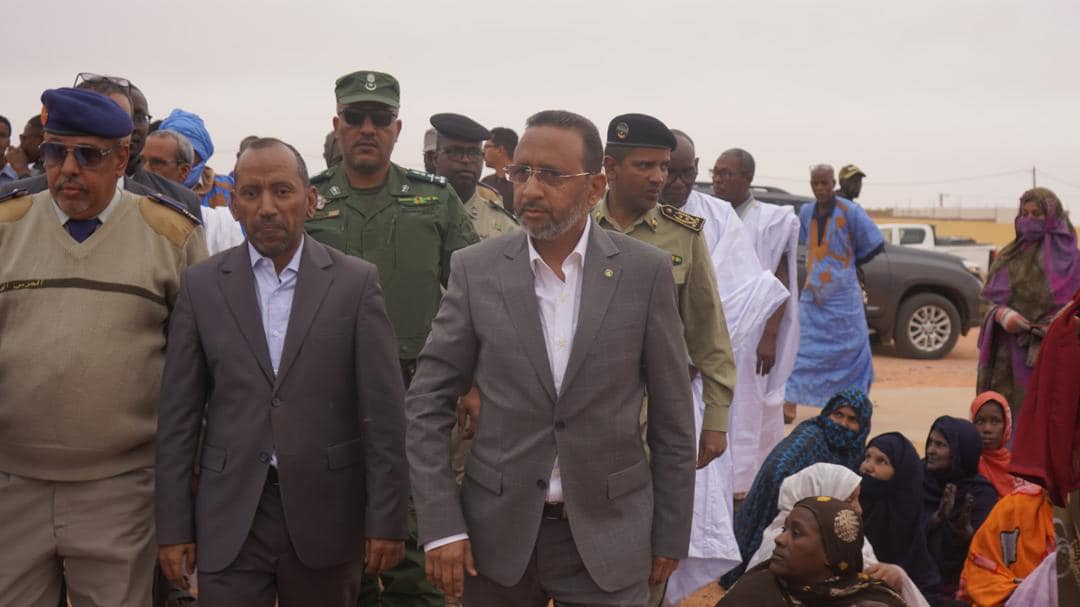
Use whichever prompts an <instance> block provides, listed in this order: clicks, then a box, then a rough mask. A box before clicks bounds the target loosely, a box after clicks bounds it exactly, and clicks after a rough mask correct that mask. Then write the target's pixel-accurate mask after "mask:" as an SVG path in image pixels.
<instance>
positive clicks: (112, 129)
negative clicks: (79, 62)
mask: <svg viewBox="0 0 1080 607" xmlns="http://www.w3.org/2000/svg"><path fill="white" fill-rule="evenodd" d="M41 104H42V107H41V124H42V126H43V127H45V130H46V131H48V132H50V133H55V134H57V135H93V136H95V137H105V138H107V139H119V138H121V137H127V136H128V135H130V134H131V131H132V129H134V125H133V124H132V123H131V116H129V115H128V113H127V112H126V111H124V108H122V107H120V106H119V105H118V104H117V103H116V102H115V101H113V100H112V99H109V98H108V97H106V96H105V95H102V94H101V93H96V92H94V91H88V90H86V89H73V88H67V87H65V88H59V89H48V90H46V91H45V92H44V93H42V94H41Z"/></svg>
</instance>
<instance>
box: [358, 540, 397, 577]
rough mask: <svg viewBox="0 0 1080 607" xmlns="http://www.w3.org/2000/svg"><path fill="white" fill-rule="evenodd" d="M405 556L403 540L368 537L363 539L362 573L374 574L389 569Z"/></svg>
mask: <svg viewBox="0 0 1080 607" xmlns="http://www.w3.org/2000/svg"><path fill="white" fill-rule="evenodd" d="M403 558H405V541H404V540H380V539H378V538H373V537H371V538H368V539H366V540H364V563H365V567H364V573H366V574H368V575H375V574H378V573H382V572H383V571H389V570H391V569H393V568H394V567H397V564H398V563H400V562H401V559H403Z"/></svg>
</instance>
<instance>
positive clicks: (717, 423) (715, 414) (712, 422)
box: [701, 404, 731, 432]
mask: <svg viewBox="0 0 1080 607" xmlns="http://www.w3.org/2000/svg"><path fill="white" fill-rule="evenodd" d="M730 412H731V406H730V405H729V406H721V405H713V406H709V405H708V404H706V405H705V414H704V415H703V416H702V418H701V429H702V430H711V431H713V432H727V431H728V414H729V413H730Z"/></svg>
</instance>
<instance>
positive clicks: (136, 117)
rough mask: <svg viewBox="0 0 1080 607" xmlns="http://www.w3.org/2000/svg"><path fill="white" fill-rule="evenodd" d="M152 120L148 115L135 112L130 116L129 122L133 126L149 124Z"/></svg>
mask: <svg viewBox="0 0 1080 607" xmlns="http://www.w3.org/2000/svg"><path fill="white" fill-rule="evenodd" d="M153 119H154V117H153V116H151V115H150V114H146V113H144V112H140V111H138V110H135V111H134V112H132V114H131V121H132V122H134V123H135V124H150V121H152V120H153Z"/></svg>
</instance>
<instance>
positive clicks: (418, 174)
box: [405, 169, 446, 187]
mask: <svg viewBox="0 0 1080 607" xmlns="http://www.w3.org/2000/svg"><path fill="white" fill-rule="evenodd" d="M405 176H406V177H408V178H409V179H412V180H415V181H423V182H425V183H433V184H435V185H440V186H443V187H446V177H442V176H440V175H432V174H431V173H425V172H423V171H417V170H416V169H405Z"/></svg>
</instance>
